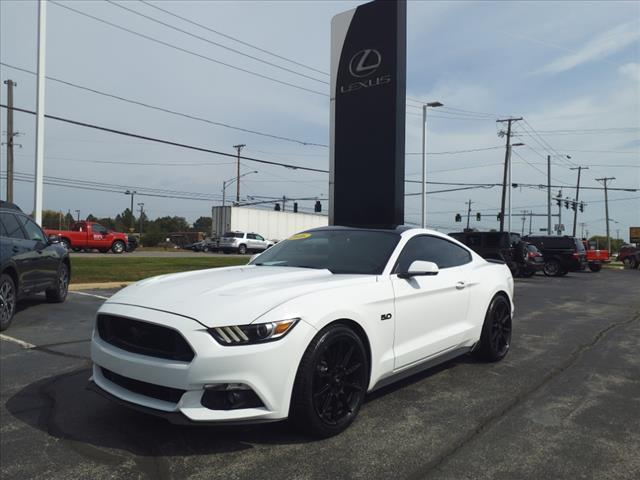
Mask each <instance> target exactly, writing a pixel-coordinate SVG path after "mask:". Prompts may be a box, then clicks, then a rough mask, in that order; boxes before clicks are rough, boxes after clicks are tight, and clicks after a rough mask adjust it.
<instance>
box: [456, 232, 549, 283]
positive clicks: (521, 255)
mask: <svg viewBox="0 0 640 480" xmlns="http://www.w3.org/2000/svg"><path fill="white" fill-rule="evenodd" d="M449 236H450V237H453V238H455V239H456V240H458V241H459V242H462V243H464V244H465V245H466V246H468V247H469V248H471V249H472V250H473V251H474V252H476V253H477V254H478V255H480V256H481V257H482V258H487V259H492V260H502V261H504V262H505V263H506V264H507V266H508V267H509V269H510V270H511V274H512V275H513V276H514V277H515V276H523V277H530V276H532V275H533V274H534V273H535V272H536V271H539V270H541V269H542V266H543V262H542V259H541V256H540V255H539V254H538V253H537V250H536V249H535V247H532V246H531V245H528V244H527V243H525V242H523V241H522V240H521V239H520V235H518V234H517V233H511V234H509V233H507V232H474V231H469V232H456V233H450V234H449Z"/></svg>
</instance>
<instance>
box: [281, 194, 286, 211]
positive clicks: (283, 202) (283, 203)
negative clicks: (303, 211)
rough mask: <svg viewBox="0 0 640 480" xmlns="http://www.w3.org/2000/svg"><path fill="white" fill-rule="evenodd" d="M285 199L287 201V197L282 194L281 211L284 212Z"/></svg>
mask: <svg viewBox="0 0 640 480" xmlns="http://www.w3.org/2000/svg"><path fill="white" fill-rule="evenodd" d="M286 201H287V197H286V196H284V195H283V196H282V211H283V212H284V205H285V203H286Z"/></svg>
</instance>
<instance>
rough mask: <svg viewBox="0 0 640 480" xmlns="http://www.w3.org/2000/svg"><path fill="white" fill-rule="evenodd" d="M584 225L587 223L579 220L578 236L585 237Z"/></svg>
mask: <svg viewBox="0 0 640 480" xmlns="http://www.w3.org/2000/svg"><path fill="white" fill-rule="evenodd" d="M586 225H587V224H586V223H585V222H580V238H585V236H584V227H585V226H586ZM587 240H588V239H587Z"/></svg>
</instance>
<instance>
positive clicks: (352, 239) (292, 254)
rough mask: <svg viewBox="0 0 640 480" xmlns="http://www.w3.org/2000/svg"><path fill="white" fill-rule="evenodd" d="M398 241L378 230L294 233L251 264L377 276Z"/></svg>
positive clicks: (395, 237)
mask: <svg viewBox="0 0 640 480" xmlns="http://www.w3.org/2000/svg"><path fill="white" fill-rule="evenodd" d="M399 240H400V235H399V234H398V233H396V232H392V231H389V232H384V231H379V230H319V231H311V232H305V233H298V234H296V235H293V236H292V237H290V238H288V239H287V240H285V241H283V242H280V243H278V244H276V245H275V246H273V247H271V248H270V249H268V250H267V251H265V252H264V253H262V254H261V255H260V256H259V257H257V258H256V259H255V260H254V261H253V262H251V264H253V265H264V266H271V267H274V266H279V267H302V268H317V269H325V268H326V269H327V270H329V271H331V272H332V273H352V274H368V275H379V274H381V273H382V271H383V270H384V267H385V265H386V264H387V262H388V260H389V256H390V255H391V253H392V252H393V250H394V249H395V247H396V245H397V244H398V241H399Z"/></svg>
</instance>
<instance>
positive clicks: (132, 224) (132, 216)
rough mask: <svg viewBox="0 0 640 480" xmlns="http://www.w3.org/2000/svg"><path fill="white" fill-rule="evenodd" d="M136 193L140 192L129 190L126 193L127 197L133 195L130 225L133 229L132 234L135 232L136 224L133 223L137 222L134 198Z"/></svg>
mask: <svg viewBox="0 0 640 480" xmlns="http://www.w3.org/2000/svg"><path fill="white" fill-rule="evenodd" d="M136 193H138V192H136V191H135V190H127V191H126V192H124V194H125V195H131V209H130V210H129V211H130V212H131V225H129V227H130V228H131V231H132V232H133V231H134V230H135V224H134V223H133V222H135V221H136V219H135V217H134V215H133V197H134V196H135V194H136Z"/></svg>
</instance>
